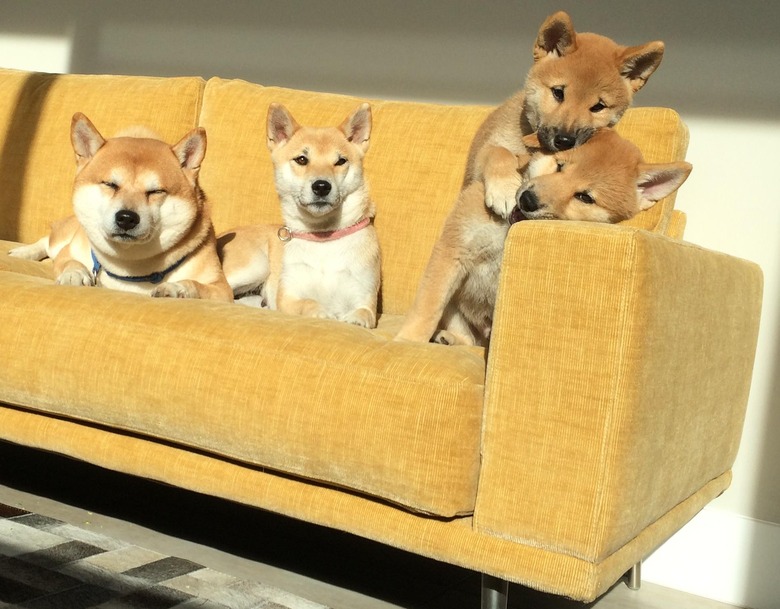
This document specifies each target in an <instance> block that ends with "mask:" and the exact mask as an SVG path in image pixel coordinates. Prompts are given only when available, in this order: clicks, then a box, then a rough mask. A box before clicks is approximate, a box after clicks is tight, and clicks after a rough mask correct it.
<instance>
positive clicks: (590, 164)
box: [396, 129, 691, 346]
mask: <svg viewBox="0 0 780 609" xmlns="http://www.w3.org/2000/svg"><path fill="white" fill-rule="evenodd" d="M524 143H525V145H526V146H527V147H528V148H534V147H537V146H539V142H538V138H537V136H536V135H535V134H532V135H531V136H526V137H525V138H524ZM518 164H519V167H518V169H519V170H520V172H521V173H522V175H523V176H524V184H523V186H522V188H521V189H519V191H518V192H517V196H516V201H517V202H516V205H515V206H514V207H513V209H512V211H511V212H510V214H509V218H508V219H505V218H503V217H501V216H499V215H498V214H496V213H494V212H493V211H492V210H490V209H489V208H487V207H485V205H484V196H485V187H484V186H483V184H482V183H481V182H473V183H471V184H470V185H469V186H467V187H466V188H465V189H463V191H461V194H460V197H459V199H458V200H457V202H456V204H455V207H454V209H453V210H452V212H451V213H450V215H449V216H448V217H447V220H446V221H445V224H444V229H443V231H442V235H441V237H440V238H439V240H438V241H437V243H436V244H435V245H434V249H433V253H432V254H431V258H430V260H429V262H428V266H427V268H426V270H425V273H424V275H423V279H422V281H421V283H420V287H419V288H418V291H417V295H416V298H415V301H414V304H413V305H412V308H411V309H410V311H409V313H408V315H407V317H406V319H405V320H404V324H403V326H402V328H401V330H400V332H399V333H398V335H397V337H396V339H397V340H411V341H419V342H427V341H429V340H431V338H433V340H434V342H439V343H443V344H468V345H474V344H476V345H481V346H487V344H488V341H489V339H490V331H491V327H492V322H493V319H492V318H493V308H494V306H495V299H496V289H497V287H498V275H499V271H500V267H501V259H502V255H503V250H504V239H505V238H506V234H507V231H508V230H509V227H510V225H511V224H513V223H516V222H519V221H522V220H542V219H543V220H552V219H557V220H581V221H591V222H609V223H612V222H619V221H621V220H627V219H629V218H631V217H632V216H634V215H635V214H637V213H638V212H639V211H641V210H643V209H648V208H650V207H651V206H652V205H653V204H654V203H655V202H656V201H658V200H660V199H662V198H663V197H665V196H667V195H669V194H671V193H672V192H674V191H675V190H676V189H677V188H679V187H680V185H681V184H682V183H683V182H684V181H685V180H686V178H687V177H688V175H689V174H690V172H691V165H690V164H689V163H685V162H677V163H668V164H648V163H644V162H643V160H642V155H641V153H640V151H639V149H638V148H637V147H636V146H635V145H634V144H632V143H631V142H629V141H628V140H625V139H623V138H622V137H620V136H619V135H618V134H617V133H616V132H615V131H613V130H612V129H599V130H597V131H596V132H595V134H593V135H592V136H591V137H590V139H589V140H588V141H587V142H586V143H585V144H583V145H581V146H577V147H575V148H571V149H568V150H563V151H560V152H556V153H549V152H543V151H538V152H535V153H534V154H533V155H528V154H525V155H522V156H521V157H519V159H518ZM437 330H438V332H437Z"/></svg>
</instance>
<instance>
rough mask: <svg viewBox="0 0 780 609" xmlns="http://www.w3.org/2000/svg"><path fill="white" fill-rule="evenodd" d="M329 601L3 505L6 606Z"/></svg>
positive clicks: (307, 608) (0, 605)
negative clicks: (220, 571)
mask: <svg viewBox="0 0 780 609" xmlns="http://www.w3.org/2000/svg"><path fill="white" fill-rule="evenodd" d="M11 607H20V608H24V609H87V608H99V609H131V608H134V609H169V608H174V607H175V608H177V609H179V608H181V609H190V608H196V607H197V608H200V609H260V608H263V609H327V608H326V607H324V606H323V605H320V604H317V603H313V602H310V601H307V600H305V599H302V598H299V597H296V596H294V595H292V594H289V593H287V592H284V591H282V590H279V589H278V588H274V587H272V586H267V585H264V584H262V583H257V582H251V581H246V580H240V579H238V578H236V577H233V576H231V575H226V574H223V573H219V572H217V571H214V570H212V569H209V568H206V567H203V566H202V565H199V564H197V563H194V562H192V561H189V560H185V559H183V558H177V557H174V556H164V555H162V554H158V553H157V552H152V551H150V550H146V549H144V548H140V547H138V546H134V545H131V544H127V543H124V542H122V541H119V540H116V539H112V538H110V537H106V536H103V535H100V534H98V533H95V532H92V531H87V530H85V529H81V528H79V527H76V526H73V525H70V524H67V523H64V522H61V521H59V520H55V519H52V518H48V517H45V516H40V515H38V514H33V513H30V512H26V511H23V510H18V509H16V508H13V507H9V506H4V505H0V609H6V608H11Z"/></svg>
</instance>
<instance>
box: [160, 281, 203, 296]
mask: <svg viewBox="0 0 780 609" xmlns="http://www.w3.org/2000/svg"><path fill="white" fill-rule="evenodd" d="M152 298H198V292H197V290H194V289H193V288H192V287H190V286H188V285H187V284H185V283H183V282H181V283H179V282H176V281H166V282H165V283H161V284H160V285H158V286H157V287H156V288H154V289H153V290H152Z"/></svg>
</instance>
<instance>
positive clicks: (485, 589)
mask: <svg viewBox="0 0 780 609" xmlns="http://www.w3.org/2000/svg"><path fill="white" fill-rule="evenodd" d="M507 596H509V582H508V581H506V580H505V579H501V578H499V577H493V576H492V575H487V574H485V573H483V574H482V609H506V599H507Z"/></svg>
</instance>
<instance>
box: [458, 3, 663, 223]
mask: <svg viewBox="0 0 780 609" xmlns="http://www.w3.org/2000/svg"><path fill="white" fill-rule="evenodd" d="M663 52H664V44H663V43H662V42H658V41H656V42H649V43H647V44H644V45H639V46H632V47H625V46H621V45H619V44H617V43H615V42H613V41H612V40H610V39H609V38H606V37H604V36H600V35H597V34H589V33H583V34H578V33H577V32H576V31H575V30H574V26H573V25H572V22H571V19H570V18H569V16H568V15H567V14H566V13H564V12H558V13H555V14H554V15H552V16H550V17H548V18H547V19H546V20H545V22H544V23H543V24H542V26H541V28H540V29H539V33H538V36H537V40H536V43H535V46H534V50H533V59H534V64H533V66H532V67H531V69H530V71H529V72H528V75H527V78H526V81H525V87H524V88H523V90H521V91H519V92H517V93H516V94H515V95H514V96H512V97H511V98H510V99H508V100H507V101H506V102H504V103H503V104H502V105H500V106H499V107H498V108H496V110H495V111H494V112H493V113H491V114H490V115H489V116H488V118H487V119H486V120H485V122H484V123H483V125H482V126H481V127H480V129H479V131H478V132H477V134H476V136H475V138H474V141H473V142H472V145H471V148H470V150H469V155H468V162H467V167H466V175H465V178H464V184H463V185H464V187H466V186H468V185H469V184H471V183H472V182H474V181H482V182H483V183H484V186H485V203H486V205H487V206H488V207H490V208H491V209H492V210H493V211H494V212H495V213H497V214H498V215H499V216H502V217H504V218H506V217H507V215H508V213H509V211H510V210H511V209H512V207H513V206H514V204H515V193H516V192H517V189H518V188H519V187H520V176H519V175H518V173H517V171H516V166H517V161H516V157H517V155H519V154H522V153H523V152H525V149H524V146H523V142H522V138H523V136H525V135H529V134H531V133H537V134H538V136H539V140H540V142H541V145H542V147H543V148H544V149H546V150H547V151H550V152H556V151H558V150H562V149H565V148H571V147H573V146H576V145H580V144H582V143H584V142H585V141H586V140H587V139H588V138H589V137H590V136H591V135H592V134H593V133H594V132H595V130H596V129H599V128H602V127H611V126H614V125H615V124H616V123H617V122H618V120H619V119H620V117H621V116H622V115H623V113H624V112H625V111H626V109H627V108H628V107H629V105H630V103H631V100H632V98H633V96H634V94H635V93H636V92H637V91H639V90H640V89H641V88H642V87H643V86H644V85H645V83H646V82H647V79H648V78H649V77H650V75H651V74H652V73H653V72H654V71H655V69H656V68H657V67H658V65H659V64H660V62H661V59H662V58H663Z"/></svg>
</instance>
